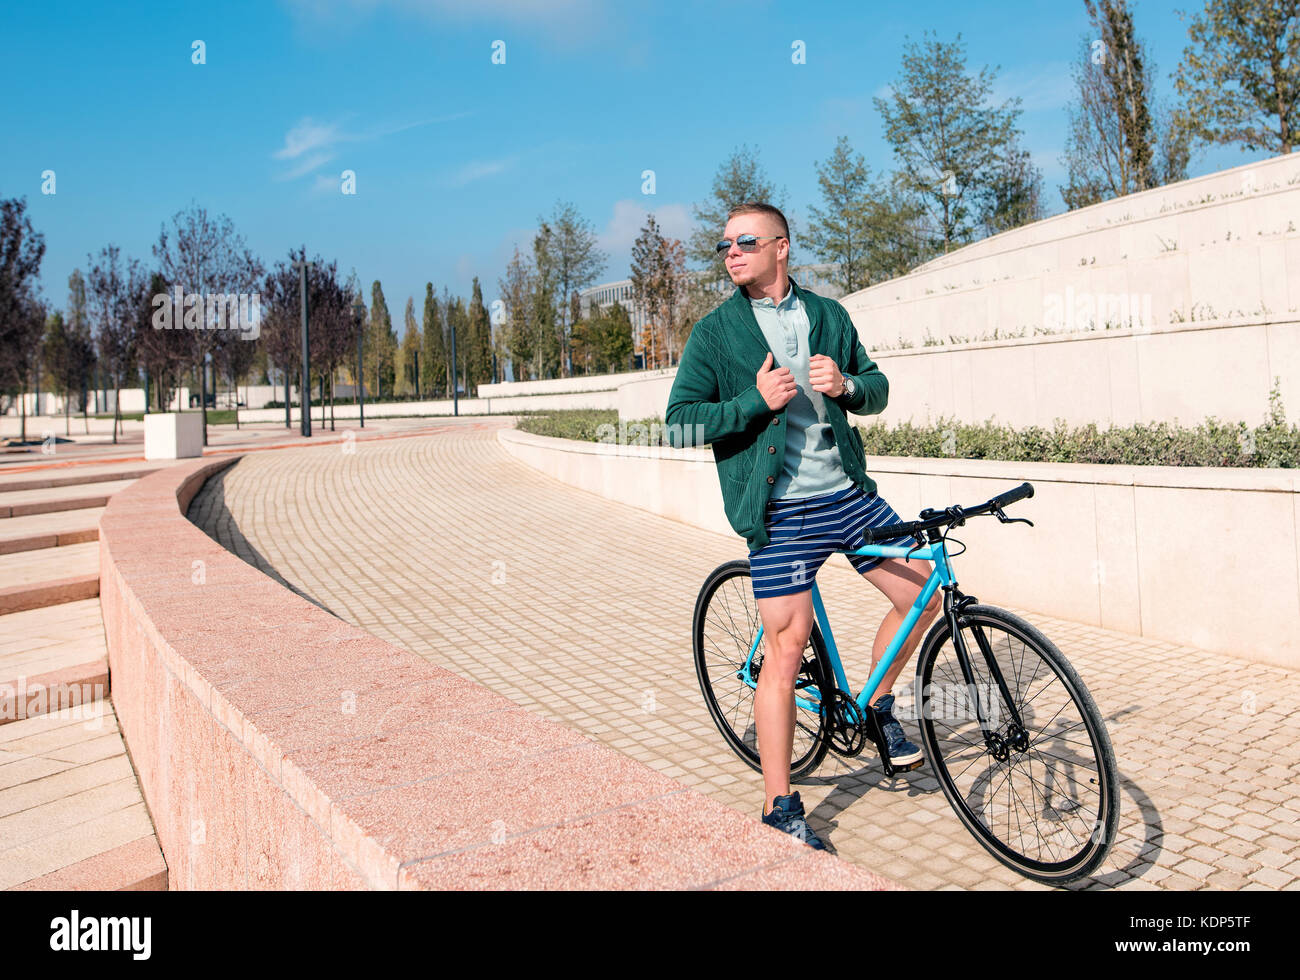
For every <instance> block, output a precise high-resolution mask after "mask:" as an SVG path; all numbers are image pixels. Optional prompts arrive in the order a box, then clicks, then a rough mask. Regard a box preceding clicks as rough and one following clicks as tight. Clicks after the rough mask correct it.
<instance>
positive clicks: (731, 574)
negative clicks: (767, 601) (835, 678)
mask: <svg viewBox="0 0 1300 980" xmlns="http://www.w3.org/2000/svg"><path fill="white" fill-rule="evenodd" d="M760 625H761V620H760V618H759V615H758V605H757V603H756V602H755V600H754V590H753V586H752V585H751V583H750V573H749V562H748V561H747V560H744V559H742V560H739V561H733V562H728V563H727V564H725V565H720V566H719V567H718V568H716V569H714V570H713V571H712V572H711V573H710V574H709V577H708V578H707V579H705V582H704V585H703V587H702V588H701V589H700V594H699V597H698V598H697V599H696V602H695V617H694V623H693V629H692V636H693V640H694V648H695V673H696V675H697V676H698V677H699V681H700V692H701V693H702V694H703V695H704V703H705V704H707V705H708V707H709V714H710V715H711V716H712V718H713V722H714V724H716V725H717V726H718V731H720V732H721V733H722V737H723V738H724V739H726V741H727V744H728V745H729V746H731V748H732V751H734V752H735V753H736V754H737V755H738V756H740V758H741V759H743V760H744V761H745V763H746V764H747V765H748V766H750V768H752V769H756V770H758V771H759V772H762V770H763V766H762V763H761V761H760V760H759V755H758V732H757V729H756V728H755V725H754V687H753V686H752V685H751V684H749V683H747V682H746V678H745V663H746V661H748V660H749V652H750V650H751V649H752V648H753V645H754V638H755V637H756V636H757V635H758V630H759V627H760ZM762 665H763V644H762V642H761V641H760V643H759V647H758V649H757V650H755V651H754V657H753V662H752V664H751V665H750V670H749V675H750V678H749V679H750V680H752V681H754V682H757V680H758V676H759V674H760V673H761V671H762ZM830 676H831V673H830V671H829V670H828V660H827V658H826V647H825V644H824V643H823V642H822V637H821V632H820V630H818V628H817V624H816V623H813V628H812V633H811V634H810V635H809V637H808V645H807V646H806V647H804V652H803V664H802V666H801V667H800V669H799V675H798V676H797V677H796V678H795V720H794V750H793V753H792V755H791V759H790V778H791V779H792V780H795V779H800V778H802V777H803V776H806V775H807V774H808V773H810V772H812V771H813V770H814V769H816V768H817V765H818V764H819V763H820V762H821V761H822V759H823V758H824V757H825V755H826V750H827V742H826V738H825V729H824V724H825V722H824V718H823V715H822V712H821V711H820V704H821V692H822V691H823V690H829V689H830V688H829V687H827V682H826V680H825V678H827V677H830ZM800 702H804V704H803V705H800Z"/></svg>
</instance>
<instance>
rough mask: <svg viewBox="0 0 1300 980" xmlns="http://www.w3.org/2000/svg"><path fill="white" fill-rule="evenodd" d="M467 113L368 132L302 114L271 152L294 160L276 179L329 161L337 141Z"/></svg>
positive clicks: (361, 138)
mask: <svg viewBox="0 0 1300 980" xmlns="http://www.w3.org/2000/svg"><path fill="white" fill-rule="evenodd" d="M468 115H470V113H468V112H454V113H451V114H450V115H446V116H438V117H437V118H434V119H424V120H420V121H418V122H413V123H401V124H397V125H388V126H380V127H377V128H375V129H372V130H370V131H368V132H349V131H347V130H345V129H344V128H343V124H342V122H329V123H324V122H317V121H316V120H314V119H312V118H311V117H310V116H304V117H303V118H302V119H300V120H299V121H298V122H297V123H295V124H294V125H293V126H292V127H291V128H290V129H289V131H288V132H287V133H285V134H284V145H283V146H282V147H280V149H278V150H276V151H275V152H274V153H272V154H271V157H272V158H273V159H275V160H297V161H298V162H297V163H296V164H294V165H293V166H291V167H290V168H289V169H288V170H286V171H285V172H284V173H282V174H280V175H279V176H278V177H277V178H276V179H277V180H295V179H297V178H298V177H302V176H304V175H306V174H309V173H311V172H312V171H313V170H315V169H316V168H317V167H319V166H321V165H322V164H325V163H328V162H329V161H330V160H333V159H334V157H335V156H337V155H338V154H337V147H338V146H339V144H341V143H364V142H368V141H370V140H376V139H382V138H383V137H385V136H392V135H393V134H395V133H401V132H405V131H406V130H408V129H415V128H417V127H419V126H429V125H432V124H433V123H440V122H450V121H451V120H453V119H460V118H462V117H464V116H468ZM300 158H301V159H300Z"/></svg>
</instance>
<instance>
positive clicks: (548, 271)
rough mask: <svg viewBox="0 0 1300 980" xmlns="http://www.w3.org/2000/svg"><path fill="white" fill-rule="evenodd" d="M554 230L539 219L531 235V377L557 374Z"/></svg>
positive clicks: (558, 348) (557, 340) (557, 336)
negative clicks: (538, 223)
mask: <svg viewBox="0 0 1300 980" xmlns="http://www.w3.org/2000/svg"><path fill="white" fill-rule="evenodd" d="M553 239H554V232H553V231H552V230H551V226H550V225H549V224H548V223H547V222H545V221H543V222H542V227H541V228H540V229H539V230H538V232H537V234H536V235H535V236H534V237H533V273H532V277H531V282H530V288H529V306H530V314H531V316H530V325H531V326H532V328H533V333H534V342H533V377H535V378H550V377H555V376H556V375H557V374H558V373H559V366H560V355H561V352H562V345H561V341H560V337H559V318H558V316H557V315H556V309H557V307H558V305H559V304H558V303H557V302H556V290H557V286H556V279H557V276H556V270H555V255H556V253H555V249H554V247H553Z"/></svg>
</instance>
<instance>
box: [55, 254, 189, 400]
mask: <svg viewBox="0 0 1300 980" xmlns="http://www.w3.org/2000/svg"><path fill="white" fill-rule="evenodd" d="M73 275H80V273H75V272H74V273H73ZM83 294H84V287H83ZM166 294H167V282H166V280H165V279H163V277H162V273H160V272H154V273H153V274H152V275H151V276H150V277H149V286H148V289H147V290H146V291H145V292H144V293H143V294H142V295H141V296H139V297H138V303H139V315H138V316H137V317H136V320H135V331H136V334H135V345H136V351H137V354H138V356H139V359H140V364H141V366H143V367H144V369H145V372H146V374H147V376H148V377H149V378H150V379H151V380H152V382H153V388H154V391H155V392H156V395H155V398H156V401H157V405H158V410H159V411H162V412H165V411H167V407H168V406H169V405H170V404H171V399H172V393H173V392H174V391H175V389H176V388H178V387H179V386H180V382H181V377H182V376H183V374H184V372H185V369H186V366H187V365H190V364H193V363H194V359H195V356H196V355H195V347H194V331H192V330H186V329H185V328H184V326H183V325H180V324H174V325H173V328H172V329H170V330H166V329H163V328H161V327H155V326H154V324H153V317H154V313H155V312H156V306H155V304H154V299H153V298H154V297H155V296H159V295H163V296H165V295H166ZM168 301H169V302H170V298H169V300H168ZM70 302H71V300H70Z"/></svg>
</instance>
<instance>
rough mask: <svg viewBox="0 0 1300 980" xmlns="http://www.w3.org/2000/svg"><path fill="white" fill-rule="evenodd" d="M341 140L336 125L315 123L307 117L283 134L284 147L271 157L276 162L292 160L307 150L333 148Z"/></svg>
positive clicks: (341, 136)
mask: <svg viewBox="0 0 1300 980" xmlns="http://www.w3.org/2000/svg"><path fill="white" fill-rule="evenodd" d="M342 138H343V135H342V134H341V133H340V132H339V128H338V126H337V124H335V123H329V124H322V123H317V122H313V121H312V120H311V118H310V117H307V118H304V119H302V120H301V121H300V122H299V123H298V124H297V125H295V126H294V127H293V128H292V129H290V130H289V132H287V133H285V135H284V146H282V147H281V148H280V149H278V150H276V151H275V152H274V153H273V154H271V155H272V156H273V157H275V158H276V159H277V160H292V159H294V158H295V157H300V156H302V155H303V154H304V153H306V152H308V151H309V150H317V149H320V148H322V147H330V146H333V145H334V144H335V143H337V142H338V141H339V140H340V139H342Z"/></svg>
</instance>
